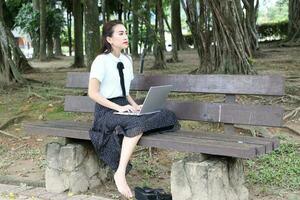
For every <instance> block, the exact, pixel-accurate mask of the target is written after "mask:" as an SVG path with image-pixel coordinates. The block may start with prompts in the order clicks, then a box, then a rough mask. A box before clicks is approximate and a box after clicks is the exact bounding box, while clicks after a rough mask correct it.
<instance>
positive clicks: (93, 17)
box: [84, 0, 100, 71]
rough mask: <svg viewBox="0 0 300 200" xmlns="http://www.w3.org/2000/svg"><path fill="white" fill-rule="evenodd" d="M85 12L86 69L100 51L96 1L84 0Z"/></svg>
mask: <svg viewBox="0 0 300 200" xmlns="http://www.w3.org/2000/svg"><path fill="white" fill-rule="evenodd" d="M84 14H85V41H86V42H85V54H86V62H87V67H88V71H90V67H91V65H92V62H93V60H94V59H95V58H96V56H97V55H98V54H99V53H100V30H99V20H98V19H99V12H98V3H97V1H94V0H84Z"/></svg>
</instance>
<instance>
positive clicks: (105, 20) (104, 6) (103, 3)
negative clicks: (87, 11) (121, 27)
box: [101, 0, 107, 24]
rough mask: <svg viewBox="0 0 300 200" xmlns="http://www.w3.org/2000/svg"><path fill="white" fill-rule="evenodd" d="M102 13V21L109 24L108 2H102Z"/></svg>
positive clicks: (104, 0) (103, 0)
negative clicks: (107, 16)
mask: <svg viewBox="0 0 300 200" xmlns="http://www.w3.org/2000/svg"><path fill="white" fill-rule="evenodd" d="M101 7H102V9H101V11H102V20H103V24H105V23H106V22H107V18H106V0H101Z"/></svg>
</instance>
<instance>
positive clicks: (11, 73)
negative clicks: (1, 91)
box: [0, 0, 32, 86]
mask: <svg viewBox="0 0 300 200" xmlns="http://www.w3.org/2000/svg"><path fill="white" fill-rule="evenodd" d="M3 4H5V2H4V1H3V0H0V35H1V37H0V86H5V85H10V84H12V83H24V82H25V79H24V78H23V77H22V76H21V73H20V72H25V71H28V70H31V69H32V67H31V66H30V65H29V64H28V62H27V60H26V58H25V56H24V55H23V53H22V51H21V50H20V48H19V47H18V46H17V45H16V42H15V39H14V36H13V34H12V33H11V31H10V30H9V28H8V27H7V26H6V24H5V21H4V17H3V9H2V8H3Z"/></svg>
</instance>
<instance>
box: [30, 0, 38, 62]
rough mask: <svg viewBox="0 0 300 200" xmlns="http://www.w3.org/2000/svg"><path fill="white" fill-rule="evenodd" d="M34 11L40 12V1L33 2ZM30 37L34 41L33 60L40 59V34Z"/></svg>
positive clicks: (34, 0) (33, 0)
mask: <svg viewBox="0 0 300 200" xmlns="http://www.w3.org/2000/svg"><path fill="white" fill-rule="evenodd" d="M32 5H33V9H34V10H35V11H37V12H39V9H40V5H39V0H32ZM30 37H31V39H32V47H33V55H32V58H36V59H38V58H39V53H40V38H39V34H32V33H31V34H30Z"/></svg>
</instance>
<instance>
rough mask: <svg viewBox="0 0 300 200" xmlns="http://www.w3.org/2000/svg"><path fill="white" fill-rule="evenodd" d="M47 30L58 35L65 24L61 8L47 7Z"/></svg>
mask: <svg viewBox="0 0 300 200" xmlns="http://www.w3.org/2000/svg"><path fill="white" fill-rule="evenodd" d="M46 20H47V23H46V26H47V32H48V33H53V35H59V34H60V33H61V30H62V28H63V27H64V26H65V19H64V16H63V13H62V10H60V9H58V8H49V9H47V19H46Z"/></svg>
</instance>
